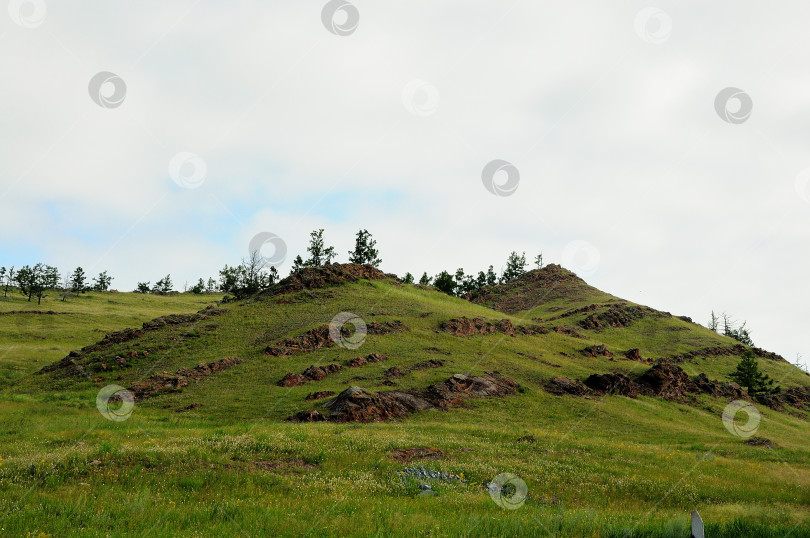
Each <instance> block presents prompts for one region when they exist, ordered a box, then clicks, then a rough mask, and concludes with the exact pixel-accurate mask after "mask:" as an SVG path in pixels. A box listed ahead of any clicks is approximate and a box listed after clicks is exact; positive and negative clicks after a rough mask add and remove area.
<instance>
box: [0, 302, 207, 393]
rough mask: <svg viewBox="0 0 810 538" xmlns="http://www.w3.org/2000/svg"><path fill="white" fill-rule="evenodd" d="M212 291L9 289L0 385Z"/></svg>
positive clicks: (0, 309) (178, 310) (189, 307)
mask: <svg viewBox="0 0 810 538" xmlns="http://www.w3.org/2000/svg"><path fill="white" fill-rule="evenodd" d="M219 298H220V297H219V296H215V295H190V294H175V295H162V296H161V295H148V294H146V295H144V294H140V293H118V292H106V293H97V292H87V293H83V294H81V295H79V296H70V297H68V298H67V300H66V301H62V300H61V299H60V298H59V297H58V296H56V295H50V296H46V297H44V298H43V299H42V304H37V302H36V300H32V301H28V300H27V299H26V297H25V296H23V295H20V293H19V292H17V291H16V290H14V289H10V290H9V293H8V295H7V296H6V297H0V339H1V340H0V345H2V349H1V350H0V387H3V386H4V385H6V384H8V383H10V382H12V381H14V380H16V379H19V378H20V377H23V376H25V375H28V374H31V373H33V372H34V371H36V370H38V369H40V368H41V367H42V366H44V365H46V364H48V363H51V362H53V361H56V360H58V359H61V358H62V357H64V356H65V355H66V354H67V353H68V352H69V351H70V350H71V349H77V348H80V347H82V346H84V345H87V344H90V343H92V342H95V341H97V340H100V339H101V338H102V337H103V336H104V334H105V333H107V332H110V331H117V330H121V329H124V328H126V327H133V326H139V325H140V324H141V323H143V322H144V321H148V320H150V319H152V318H156V317H158V316H164V315H167V314H182V313H188V312H195V311H197V310H199V309H201V308H203V307H204V306H206V305H208V304H212V303H213V302H214V301H215V300H217V299H219Z"/></svg>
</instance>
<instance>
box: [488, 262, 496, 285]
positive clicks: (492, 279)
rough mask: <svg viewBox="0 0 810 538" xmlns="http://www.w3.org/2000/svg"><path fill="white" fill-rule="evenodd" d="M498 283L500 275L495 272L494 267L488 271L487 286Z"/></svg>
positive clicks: (490, 267)
mask: <svg viewBox="0 0 810 538" xmlns="http://www.w3.org/2000/svg"><path fill="white" fill-rule="evenodd" d="M497 283H498V275H497V274H496V273H495V271H494V270H493V268H492V266H491V265H490V266H489V269H487V286H494V285H495V284H497Z"/></svg>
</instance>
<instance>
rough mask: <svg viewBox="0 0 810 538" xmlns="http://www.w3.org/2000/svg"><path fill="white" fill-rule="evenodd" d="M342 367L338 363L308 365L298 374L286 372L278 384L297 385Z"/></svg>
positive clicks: (323, 376)
mask: <svg viewBox="0 0 810 538" xmlns="http://www.w3.org/2000/svg"><path fill="white" fill-rule="evenodd" d="M341 368H343V367H342V366H341V365H339V364H330V365H328V366H314V365H313V366H310V367H309V368H307V369H306V370H304V371H303V372H302V373H300V374H293V373H292V372H288V373H287V374H286V375H285V376H284V377H283V378H282V379H281V381H279V382H278V384H279V385H280V386H282V387H297V386H299V385H303V384H304V383H309V382H310V381H320V380H322V379H324V378H325V377H326V376H328V375H329V374H334V373H335V372H339V371H340V369H341Z"/></svg>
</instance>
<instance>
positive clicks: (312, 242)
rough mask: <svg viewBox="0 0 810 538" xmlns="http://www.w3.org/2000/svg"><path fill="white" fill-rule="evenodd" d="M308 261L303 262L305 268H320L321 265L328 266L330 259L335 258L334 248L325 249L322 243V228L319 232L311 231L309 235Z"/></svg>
mask: <svg viewBox="0 0 810 538" xmlns="http://www.w3.org/2000/svg"><path fill="white" fill-rule="evenodd" d="M307 252H309V259H308V260H307V261H305V262H304V266H305V267H321V266H322V265H329V264H331V263H332V259H333V258H334V257H335V256H337V254H336V253H335V247H325V246H324V242H323V228H321V229H320V230H313V231H312V232H311V233H310V234H309V246H308V247H307Z"/></svg>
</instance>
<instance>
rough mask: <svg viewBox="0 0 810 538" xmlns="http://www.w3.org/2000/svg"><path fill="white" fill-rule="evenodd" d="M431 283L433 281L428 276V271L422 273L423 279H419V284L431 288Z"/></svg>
mask: <svg viewBox="0 0 810 538" xmlns="http://www.w3.org/2000/svg"><path fill="white" fill-rule="evenodd" d="M431 282H433V279H432V278H431V277H429V276H428V274H427V271H425V272H424V273H422V278H420V279H419V283H420V284H421V285H423V286H430V283H431Z"/></svg>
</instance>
